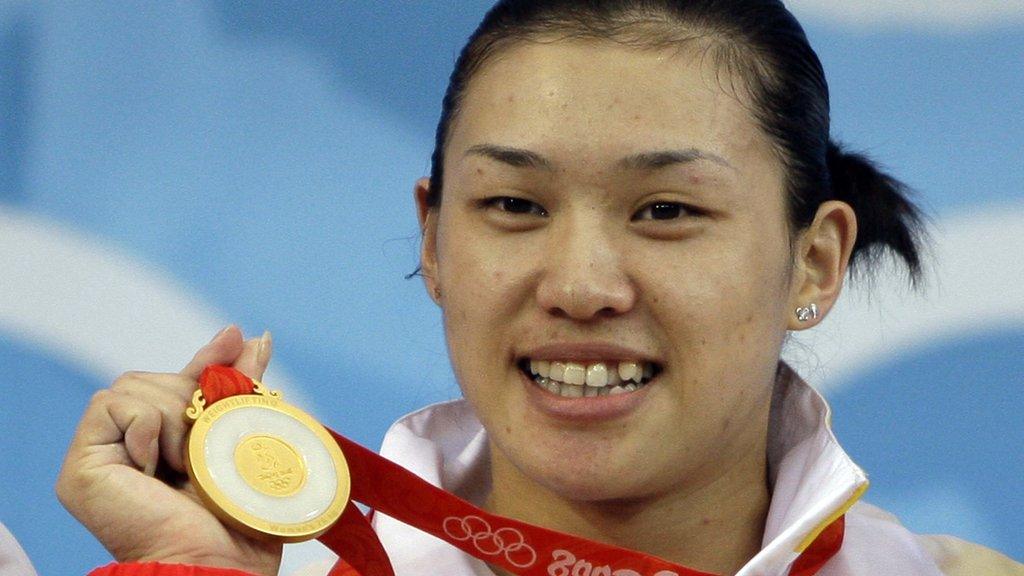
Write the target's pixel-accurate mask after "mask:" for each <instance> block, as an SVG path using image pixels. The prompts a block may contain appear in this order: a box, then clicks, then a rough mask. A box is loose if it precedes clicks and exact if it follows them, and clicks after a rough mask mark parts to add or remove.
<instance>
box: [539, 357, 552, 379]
mask: <svg viewBox="0 0 1024 576" xmlns="http://www.w3.org/2000/svg"><path fill="white" fill-rule="evenodd" d="M537 374H540V375H541V376H544V377H545V378H547V377H548V376H550V375H551V362H548V361H547V360H537Z"/></svg>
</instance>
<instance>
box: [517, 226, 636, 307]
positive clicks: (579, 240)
mask: <svg viewBox="0 0 1024 576" xmlns="http://www.w3.org/2000/svg"><path fill="white" fill-rule="evenodd" d="M555 228H556V229H557V231H554V232H553V233H552V235H551V237H549V239H548V240H549V244H548V249H547V255H546V256H545V262H544V266H542V271H541V277H540V279H539V282H538V285H537V301H538V303H539V304H540V306H541V307H543V308H544V309H545V310H546V311H547V312H548V313H549V314H552V315H554V316H557V317H563V318H571V319H573V320H578V321H583V322H585V321H589V320H594V319H597V318H602V317H611V316H616V315H618V314H623V313H625V312H627V311H629V310H630V309H632V308H633V306H634V305H635V303H636V297H637V295H636V287H635V286H634V284H633V281H632V280H631V278H630V277H629V275H628V274H627V273H626V269H625V267H624V264H625V261H624V259H625V258H628V255H627V254H625V253H624V251H623V248H624V247H623V246H622V245H621V242H617V241H616V240H615V239H614V238H612V237H611V236H612V235H611V234H609V233H608V232H607V231H605V230H603V229H604V228H606V226H603V225H601V223H600V222H589V223H588V222H579V223H577V224H572V225H570V224H569V223H566V222H563V223H562V225H559V226H556V227H555Z"/></svg>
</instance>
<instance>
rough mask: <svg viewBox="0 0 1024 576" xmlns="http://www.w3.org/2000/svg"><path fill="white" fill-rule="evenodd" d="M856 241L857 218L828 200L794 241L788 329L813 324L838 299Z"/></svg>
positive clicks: (826, 312)
mask: <svg viewBox="0 0 1024 576" xmlns="http://www.w3.org/2000/svg"><path fill="white" fill-rule="evenodd" d="M856 239H857V216H856V215H855V214H854V212H853V208H851V207H850V205H849V204H847V203H845V202H840V201H838V200H829V201H828V202H823V203H822V204H821V206H819V207H818V212H817V214H815V216H814V221H813V222H812V223H811V225H810V226H808V227H807V229H806V230H804V231H803V232H801V233H800V236H799V238H798V239H797V245H796V254H795V255H794V257H795V259H796V260H795V266H794V269H793V284H792V287H793V288H792V290H791V291H790V311H791V312H790V315H789V324H788V328H789V329H790V330H803V329H805V328H810V327H812V326H815V325H817V324H818V323H819V322H821V320H822V319H823V318H824V317H825V315H826V314H828V312H829V310H831V309H832V306H833V305H834V304H835V303H836V300H838V299H839V293H840V292H841V291H842V289H843V280H844V279H845V277H846V268H847V266H848V265H849V263H850V255H851V254H852V253H853V244H854V242H855V241H856Z"/></svg>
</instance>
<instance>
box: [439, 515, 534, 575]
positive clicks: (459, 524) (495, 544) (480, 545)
mask: <svg viewBox="0 0 1024 576" xmlns="http://www.w3.org/2000/svg"><path fill="white" fill-rule="evenodd" d="M442 527H443V528H444V533H445V534H447V535H448V536H449V537H451V539H452V540H455V541H457V542H465V541H467V540H471V541H472V542H473V546H475V547H476V549H477V550H479V551H480V553H481V554H486V555H488V556H497V555H498V554H504V556H505V559H506V560H508V563H509V564H511V565H513V566H515V567H516V568H527V567H529V566H532V565H533V563H534V562H536V561H537V552H536V551H535V550H534V549H533V548H532V547H531V546H530V545H529V544H527V543H526V538H525V537H524V536H523V533H522V532H520V531H519V530H517V529H515V528H512V527H509V526H505V527H503V528H498V529H497V530H493V529H492V528H491V525H490V524H489V523H488V522H487V520H484V519H483V518H481V517H479V516H474V515H469V516H466V517H464V518H460V517H458V516H449V517H447V518H445V519H444V523H443V524H442Z"/></svg>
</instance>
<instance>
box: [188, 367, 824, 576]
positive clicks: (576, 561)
mask: <svg viewBox="0 0 1024 576" xmlns="http://www.w3.org/2000/svg"><path fill="white" fill-rule="evenodd" d="M199 386H200V387H201V388H202V390H203V396H204V397H205V398H206V399H207V402H208V403H209V404H212V403H213V402H216V401H217V400H219V399H221V398H225V397H227V396H232V395H235V394H248V393H252V391H253V386H254V385H253V382H252V380H250V379H249V378H248V377H246V376H245V375H243V374H242V373H241V372H239V371H237V370H235V369H234V368H230V367H227V366H207V367H206V369H204V370H203V373H202V375H201V376H200V377H199ZM328 432H330V434H331V436H332V437H334V440H335V441H336V442H337V443H338V446H339V447H340V448H341V451H342V453H344V455H345V460H346V461H347V462H348V467H349V472H350V475H351V479H352V492H351V498H350V500H349V503H348V505H347V506H346V508H345V511H344V513H343V514H342V516H341V518H340V519H339V520H338V522H337V523H335V524H334V526H332V527H331V529H330V530H328V531H327V532H326V533H324V534H323V535H321V536H320V538H319V540H320V542H322V543H323V544H324V545H326V546H327V547H328V548H330V549H331V550H333V551H334V552H335V553H337V554H338V556H339V557H340V558H341V559H342V560H341V561H339V562H338V564H337V565H336V566H335V567H334V569H333V570H331V573H330V576H394V569H393V568H392V567H391V561H390V560H389V559H388V556H387V553H386V552H385V551H384V547H383V546H382V545H381V543H380V540H379V539H378V538H377V534H376V533H375V532H374V531H373V528H372V527H371V526H370V523H369V521H368V520H367V519H366V517H365V516H363V514H362V512H360V510H359V508H358V507H357V506H356V504H355V503H356V502H361V503H363V504H365V505H367V506H369V507H371V508H373V509H374V510H376V511H379V512H381V513H383V514H387V515H388V516H391V517H392V518H395V519H397V520H400V521H402V522H404V523H406V524H409V525H411V526H415V527H416V528H419V529H420V530H422V531H424V532H426V533H428V534H431V535H433V536H436V537H438V538H440V539H442V540H444V541H446V542H448V543H449V544H451V545H452V546H455V547H456V548H458V549H460V550H462V551H463V552H465V553H467V554H469V555H471V556H474V557H476V558H479V559H480V560H482V561H484V562H487V563H488V564H492V565H497V566H501V567H502V568H504V569H505V570H508V571H509V572H511V573H513V574H519V575H520V576H570V575H571V574H575V573H576V571H574V570H575V568H576V566H578V565H580V564H581V563H586V564H587V565H589V569H588V570H587V574H591V575H593V576H597V575H600V574H608V575H611V574H613V573H614V574H616V575H623V576H625V575H630V576H633V575H634V574H635V576H713V575H711V574H708V573H706V572H700V571H698V570H693V569H691V568H686V567H684V566H680V565H678V564H673V563H671V562H668V561H666V560H662V559H661V558H657V557H655V556H651V555H649V554H644V553H642V552H637V551H635V550H628V549H625V548H619V547H617V546H612V545H609V544H603V543H600V542H594V541H592V540H587V539H585V538H581V537H579V536H573V535H571V534H564V533H562V532H556V531H554V530H549V529H547V528H543V527H540V526H534V525H532V524H527V523H525V522H521V521H519V520H513V519H511V518H505V517H502V516H498V515H495V514H491V513H490V512H487V511H486V510H482V509H480V508H477V507H476V506H474V505H472V504H470V503H469V502H466V501H465V500H462V499H461V498H459V497H457V496H455V495H453V494H451V493H449V492H446V491H444V490H442V489H441V488H438V487H437V486H434V485H433V484H430V483H429V482H427V481H425V480H423V479H422V478H420V477H419V476H416V475H415V474H413V473H412V472H410V471H408V470H406V469H405V468H402V467H401V466H399V465H397V464H395V463H394V462H391V461H390V460H388V459H386V458H384V457H382V456H380V455H379V454H377V453H375V452H373V451H370V450H367V449H366V448H364V447H362V446H360V445H359V444H356V443H355V442H352V441H351V440H349V439H347V438H345V437H344V436H342V435H340V434H338V433H337V432H334V431H333V430H330V429H328ZM843 524H844V522H843V517H840V518H839V519H838V520H836V521H835V522H833V523H832V524H831V525H829V527H828V528H826V529H825V530H824V531H823V532H822V533H821V534H820V535H819V536H818V538H816V539H815V541H814V542H813V543H812V544H811V545H810V546H809V547H808V548H807V549H806V550H804V552H803V553H802V554H801V555H800V556H799V557H798V558H797V560H796V562H794V564H793V567H792V569H791V570H790V572H789V574H790V576H813V575H814V574H816V573H817V572H818V570H820V569H821V567H822V566H824V565H825V563H826V562H828V560H829V559H830V558H832V556H834V555H835V554H836V553H837V552H838V551H839V548H840V547H841V546H842V542H843Z"/></svg>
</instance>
